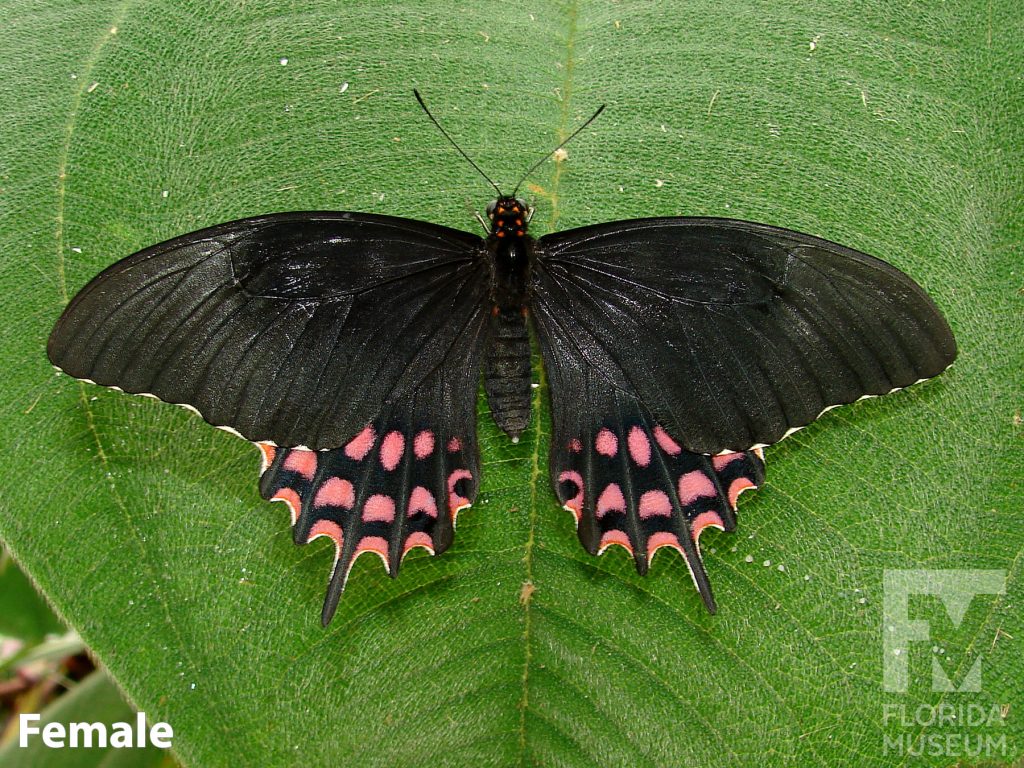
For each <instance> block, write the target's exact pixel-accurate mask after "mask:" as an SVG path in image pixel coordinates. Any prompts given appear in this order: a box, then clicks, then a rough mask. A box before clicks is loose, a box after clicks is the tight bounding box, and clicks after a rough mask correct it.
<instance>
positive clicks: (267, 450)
mask: <svg viewBox="0 0 1024 768" xmlns="http://www.w3.org/2000/svg"><path fill="white" fill-rule="evenodd" d="M256 447H257V448H259V449H260V457H261V459H262V461H261V464H260V474H261V475H262V474H263V473H264V472H266V471H267V470H268V469H269V468H270V465H271V464H273V463H274V457H275V456H277V448H275V447H274V446H272V445H271V444H270V443H256Z"/></svg>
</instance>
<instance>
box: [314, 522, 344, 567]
mask: <svg viewBox="0 0 1024 768" xmlns="http://www.w3.org/2000/svg"><path fill="white" fill-rule="evenodd" d="M321 536H327V537H328V538H330V539H333V540H334V559H335V560H337V559H338V556H339V555H340V554H341V544H342V542H343V541H344V536H343V535H342V533H341V526H339V525H338V524H337V523H333V522H331V521H330V520H317V521H316V523H315V524H314V525H313V527H312V528H311V529H310V530H309V536H307V537H306V543H307V544H309V542H311V541H312V540H313V539H318V538H320V537H321Z"/></svg>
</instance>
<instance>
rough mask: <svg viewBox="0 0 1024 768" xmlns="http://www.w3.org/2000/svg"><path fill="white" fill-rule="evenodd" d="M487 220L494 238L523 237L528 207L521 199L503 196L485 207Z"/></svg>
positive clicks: (527, 221)
mask: <svg viewBox="0 0 1024 768" xmlns="http://www.w3.org/2000/svg"><path fill="white" fill-rule="evenodd" d="M487 218H488V219H490V220H491V234H493V235H494V236H495V237H502V238H504V237H523V236H524V235H525V234H526V227H527V225H528V224H529V207H528V206H527V205H526V202H525V201H524V200H522V199H521V198H518V197H513V196H510V195H503V196H502V197H499V198H498V199H497V200H492V201H491V202H490V204H489V205H488V206H487Z"/></svg>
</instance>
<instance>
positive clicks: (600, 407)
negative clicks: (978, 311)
mask: <svg viewBox="0 0 1024 768" xmlns="http://www.w3.org/2000/svg"><path fill="white" fill-rule="evenodd" d="M532 317H533V318H534V321H535V325H536V328H537V332H538V338H539V340H540V343H541V351H542V354H543V357H544V361H545V364H546V366H547V368H548V371H549V375H550V376H551V381H552V403H553V409H554V415H553V418H554V434H553V446H552V475H553V479H554V481H555V485H556V490H557V492H558V494H559V496H560V498H561V499H562V501H563V503H564V504H566V506H567V507H569V508H570V509H571V510H572V511H573V512H574V514H576V515H577V520H578V525H579V533H580V537H581V540H582V541H583V543H584V545H585V546H586V547H587V548H588V549H590V550H591V551H598V550H600V549H601V548H602V547H603V546H605V545H607V544H610V543H621V544H623V546H627V547H628V548H629V549H630V550H631V551H632V552H633V554H634V556H635V557H636V558H637V565H638V568H640V569H641V570H644V569H645V568H646V564H647V561H648V559H649V557H650V555H651V554H653V552H654V551H655V549H656V548H657V546H659V545H666V544H667V545H670V546H673V547H675V548H677V549H679V550H680V551H682V552H683V554H684V555H685V556H686V559H687V562H688V564H689V565H690V568H691V571H693V572H694V580H695V582H697V585H698V588H700V589H701V592H702V594H704V597H705V601H706V602H707V603H708V605H709V607H711V606H712V605H713V603H712V601H711V600H710V591H709V590H708V589H707V585H706V577H705V576H704V575H703V571H702V569H701V567H700V562H699V551H698V550H697V549H696V537H697V536H698V535H699V533H700V530H701V529H702V527H704V526H705V525H707V524H712V525H715V526H716V527H722V528H725V529H730V528H731V527H732V526H733V525H734V522H733V519H732V510H733V508H734V506H735V497H736V494H737V493H738V491H739V490H742V488H743V487H751V486H756V485H757V484H758V483H759V482H760V477H761V473H762V472H763V463H762V462H761V458H760V456H759V455H758V454H756V453H754V452H752V451H753V449H757V448H760V447H761V446H764V445H770V444H772V443H774V442H777V441H778V440H780V439H782V438H783V437H784V436H785V435H786V434H788V433H789V432H790V431H791V430H794V429H798V428H800V427H802V426H805V425H807V424H809V423H810V422H812V421H814V420H815V419H816V418H817V417H818V416H820V415H821V414H822V413H823V412H824V411H825V410H827V409H828V408H830V407H833V406H835V405H840V404H843V403H850V402H853V401H855V400H857V399H859V398H861V397H864V396H867V395H880V394H885V393H887V392H890V391H892V390H893V389H898V388H901V387H905V386H908V385H910V384H913V383H914V382H916V381H919V380H921V379H926V378H929V377H931V376H935V375H936V374H938V373H940V372H941V371H943V370H944V369H945V368H946V367H947V366H948V365H949V364H950V363H951V362H952V361H953V358H954V357H955V355H956V345H955V342H954V340H953V336H952V333H951V332H950V329H949V326H948V325H947V324H946V321H945V320H944V319H943V317H942V315H941V314H940V313H939V311H938V309H937V308H936V307H935V305H934V303H933V302H932V301H931V299H930V298H929V297H928V296H927V294H925V292H924V291H923V290H922V289H921V288H920V287H919V286H918V285H917V284H916V283H914V282H913V280H911V279H910V278H909V277H907V276H906V275H905V274H903V273H902V272H900V271H899V270H897V269H896V268H894V267H892V266H890V265H889V264H886V263H885V262H882V261H880V260H878V259H875V258H873V257H871V256H868V255H866V254H863V253H859V252H857V251H854V250H852V249H849V248H846V247H843V246H841V245H837V244H835V243H831V242H829V241H827V240H822V239H820V238H816V237H811V236H809V235H804V234H800V233H797V232H792V231H789V230H784V229H779V228H776V227H770V226H767V225H763V224H753V223H749V222H741V221H733V220H726V219H705V218H662V219H639V220H634V221H623V222H614V223H609V224H600V225H596V226H592V227H585V228H582V229H576V230H570V231H567V232H560V233H555V234H551V235H547V236H545V237H542V238H541V239H540V240H539V241H538V244H537V256H536V266H535V269H534V278H533V285H532ZM581 403H586V407H585V408H583V407H581V405H580V404H581ZM723 452H725V454H724V455H716V454H723ZM730 452H731V453H730ZM729 456H731V457H734V458H727V457H729ZM726 470H728V472H725V471H726ZM736 470H739V471H738V472H737V471H736ZM723 472H725V474H724V475H723ZM730 473H731V474H730ZM695 504H696V506H694V505H695ZM705 513H707V514H705ZM664 521H668V522H664ZM654 523H657V525H658V526H661V525H662V524H663V523H664V525H666V526H668V529H670V531H671V533H672V536H673V538H672V539H669V538H668V532H669V531H668V530H664V531H663V530H661V529H660V528H658V527H656V526H654V525H653V524H654ZM659 534H665V535H659ZM652 537H654V538H652Z"/></svg>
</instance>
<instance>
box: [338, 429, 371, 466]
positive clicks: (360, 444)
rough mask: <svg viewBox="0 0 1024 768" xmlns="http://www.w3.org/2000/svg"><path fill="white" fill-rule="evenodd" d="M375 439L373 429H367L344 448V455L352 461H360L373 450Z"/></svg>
mask: <svg viewBox="0 0 1024 768" xmlns="http://www.w3.org/2000/svg"><path fill="white" fill-rule="evenodd" d="M376 439H377V433H376V432H374V431H373V427H367V428H366V429H364V430H363V431H362V432H360V433H359V434H358V435H356V436H355V437H353V438H352V440H351V442H349V444H348V445H346V446H345V455H346V456H348V457H349V458H350V459H352V460H353V461H362V460H363V459H365V458H366V454H368V453H369V452H370V449H371V448H373V443H374V441H375V440H376Z"/></svg>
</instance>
